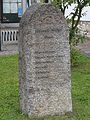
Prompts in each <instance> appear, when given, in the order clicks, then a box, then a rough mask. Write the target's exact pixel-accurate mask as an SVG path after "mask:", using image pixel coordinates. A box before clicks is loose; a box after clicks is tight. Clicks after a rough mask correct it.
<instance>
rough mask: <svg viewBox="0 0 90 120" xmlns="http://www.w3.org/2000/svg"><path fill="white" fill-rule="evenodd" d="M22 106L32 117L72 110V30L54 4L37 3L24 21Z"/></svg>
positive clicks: (20, 44) (21, 38)
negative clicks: (70, 39)
mask: <svg viewBox="0 0 90 120" xmlns="http://www.w3.org/2000/svg"><path fill="white" fill-rule="evenodd" d="M19 31H20V39H19V71H20V72H19V79H20V107H21V110H22V111H23V112H24V113H26V114H28V115H29V116H30V117H31V116H45V115H61V114H65V113H66V112H71V111H72V101H71V81H70V76H71V73H70V48H69V40H68V27H67V23H66V21H65V18H64V17H63V15H62V13H61V12H60V11H59V10H58V9H56V8H55V7H54V6H52V5H51V4H43V5H39V4H34V5H32V6H31V7H30V8H29V9H28V10H27V11H26V12H25V14H24V15H23V17H22V19H21V22H20V29H19Z"/></svg>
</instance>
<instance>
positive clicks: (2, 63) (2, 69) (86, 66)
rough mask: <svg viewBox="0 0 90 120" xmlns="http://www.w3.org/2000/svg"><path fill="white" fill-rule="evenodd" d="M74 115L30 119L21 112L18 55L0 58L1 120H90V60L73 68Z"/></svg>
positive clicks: (84, 58)
mask: <svg viewBox="0 0 90 120" xmlns="http://www.w3.org/2000/svg"><path fill="white" fill-rule="evenodd" d="M72 99H73V113H72V114H71V115H65V116H53V117H50V116H47V117H43V118H32V119H29V118H28V117H27V116H25V115H23V114H22V113H21V112H20V110H19V94H18V55H13V56H2V57H0V120H90V58H87V57H85V56H83V55H80V57H79V65H78V66H76V67H73V68H72Z"/></svg>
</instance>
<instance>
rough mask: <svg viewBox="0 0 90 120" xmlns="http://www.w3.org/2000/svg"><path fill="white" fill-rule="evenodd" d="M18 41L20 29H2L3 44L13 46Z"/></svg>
mask: <svg viewBox="0 0 90 120" xmlns="http://www.w3.org/2000/svg"><path fill="white" fill-rule="evenodd" d="M17 41H18V28H6V29H5V28H2V29H1V44H12V43H17Z"/></svg>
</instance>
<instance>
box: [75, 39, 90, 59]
mask: <svg viewBox="0 0 90 120" xmlns="http://www.w3.org/2000/svg"><path fill="white" fill-rule="evenodd" d="M77 48H78V49H79V50H80V51H81V52H82V53H83V54H85V55H86V56H88V57H90V38H87V40H86V41H84V43H82V44H79V45H78V46H77Z"/></svg>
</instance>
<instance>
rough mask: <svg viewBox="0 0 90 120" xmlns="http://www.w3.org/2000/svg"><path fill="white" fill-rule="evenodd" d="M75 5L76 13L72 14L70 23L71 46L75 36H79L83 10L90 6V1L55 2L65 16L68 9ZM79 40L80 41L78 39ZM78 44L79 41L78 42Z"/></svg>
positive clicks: (57, 0) (58, 0) (61, 0)
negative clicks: (78, 27)
mask: <svg viewBox="0 0 90 120" xmlns="http://www.w3.org/2000/svg"><path fill="white" fill-rule="evenodd" d="M73 3H74V4H75V9H74V12H71V15H72V16H71V19H70V20H69V22H70V32H69V40H70V44H72V43H73V41H75V39H74V38H75V36H76V35H77V31H78V29H77V26H78V24H79V21H80V18H81V17H82V15H83V13H82V10H83V8H84V7H85V6H87V5H90V0H53V4H54V5H55V6H57V7H58V8H59V9H61V11H62V13H63V15H65V11H66V9H67V8H68V7H69V6H71V4H73ZM77 40H78V39H77ZM76 43H77V41H76Z"/></svg>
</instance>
